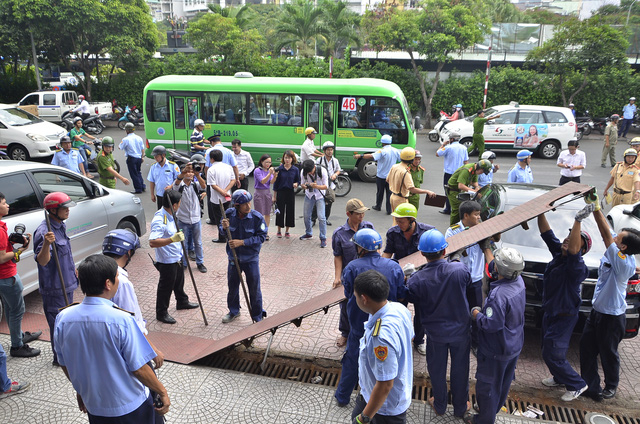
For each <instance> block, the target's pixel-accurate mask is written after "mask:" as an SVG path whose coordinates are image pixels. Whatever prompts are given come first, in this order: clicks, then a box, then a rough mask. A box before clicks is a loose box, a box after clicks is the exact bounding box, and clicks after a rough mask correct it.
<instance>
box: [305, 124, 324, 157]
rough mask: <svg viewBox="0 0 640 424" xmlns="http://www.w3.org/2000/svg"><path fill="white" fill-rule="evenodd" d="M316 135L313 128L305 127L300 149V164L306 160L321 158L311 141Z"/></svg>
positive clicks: (316, 132) (320, 153)
mask: <svg viewBox="0 0 640 424" xmlns="http://www.w3.org/2000/svg"><path fill="white" fill-rule="evenodd" d="M316 134H318V131H316V130H315V128H313V127H307V129H305V130H304V135H306V136H307V138H305V140H304V143H302V147H301V148H300V163H303V162H304V161H305V160H307V159H311V160H315V158H319V157H321V156H322V152H320V151H319V150H318V149H316V146H315V144H314V143H313V140H314V139H315V138H316Z"/></svg>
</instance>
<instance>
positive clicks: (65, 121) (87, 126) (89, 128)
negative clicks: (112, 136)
mask: <svg viewBox="0 0 640 424" xmlns="http://www.w3.org/2000/svg"><path fill="white" fill-rule="evenodd" d="M76 116H80V114H79V113H78V112H75V113H73V112H71V111H70V110H69V111H67V112H65V113H63V114H62V122H61V123H60V126H62V127H63V128H64V129H65V130H67V131H71V129H73V119H74V118H75V117H76ZM82 128H84V130H85V131H86V132H88V133H89V134H101V133H102V131H103V130H104V129H105V128H106V127H105V125H104V124H103V123H102V119H101V118H100V117H99V116H97V115H95V116H90V117H89V118H87V119H84V120H83V121H82Z"/></svg>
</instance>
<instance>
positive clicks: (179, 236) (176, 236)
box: [170, 230, 184, 243]
mask: <svg viewBox="0 0 640 424" xmlns="http://www.w3.org/2000/svg"><path fill="white" fill-rule="evenodd" d="M170 240H171V241H172V242H173V243H180V242H181V241H184V233H183V232H182V230H180V231H178V232H177V233H175V234H174V235H172V236H171V237H170Z"/></svg>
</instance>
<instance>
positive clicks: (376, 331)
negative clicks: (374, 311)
mask: <svg viewBox="0 0 640 424" xmlns="http://www.w3.org/2000/svg"><path fill="white" fill-rule="evenodd" d="M381 326H382V318H378V319H377V320H376V323H375V325H374V326H373V333H371V335H372V336H373V337H378V335H379V334H380V327H381Z"/></svg>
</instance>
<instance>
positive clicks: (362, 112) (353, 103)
mask: <svg viewBox="0 0 640 424" xmlns="http://www.w3.org/2000/svg"><path fill="white" fill-rule="evenodd" d="M339 100H340V116H339V120H338V127H339V128H367V110H368V108H367V101H366V99H365V98H364V97H340V98H339Z"/></svg>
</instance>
